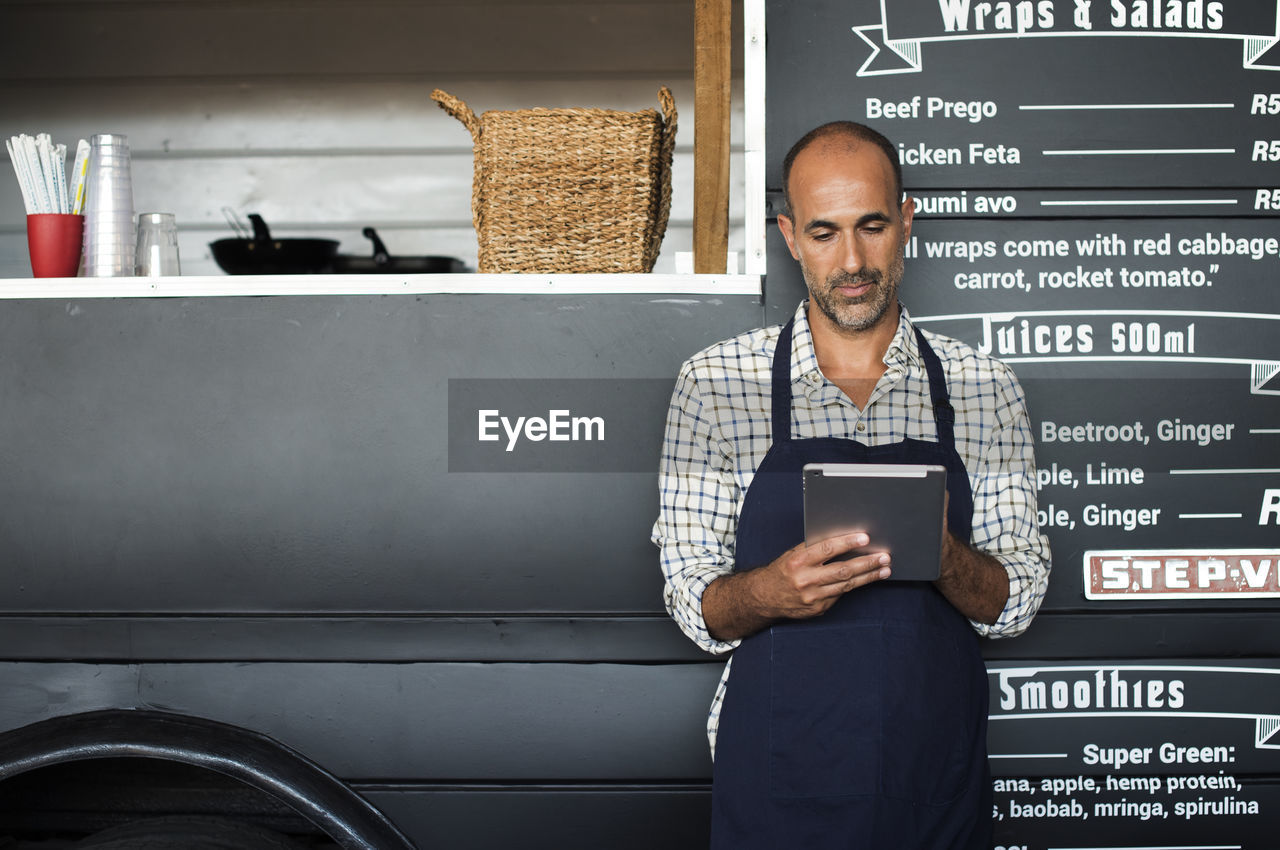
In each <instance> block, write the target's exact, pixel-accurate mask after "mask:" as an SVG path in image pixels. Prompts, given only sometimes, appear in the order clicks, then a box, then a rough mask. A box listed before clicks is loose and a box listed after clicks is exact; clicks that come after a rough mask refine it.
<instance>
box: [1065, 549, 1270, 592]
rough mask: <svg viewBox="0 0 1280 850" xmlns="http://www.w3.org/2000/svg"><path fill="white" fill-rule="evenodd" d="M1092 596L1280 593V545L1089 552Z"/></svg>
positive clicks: (1088, 581) (1087, 575) (1087, 566)
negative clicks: (1268, 547) (1278, 547)
mask: <svg viewBox="0 0 1280 850" xmlns="http://www.w3.org/2000/svg"><path fill="white" fill-rule="evenodd" d="M1084 595H1085V597H1086V598H1088V599H1222V598H1228V597H1244V598H1250V599H1260V598H1271V597H1280V549H1168V550H1132V549H1126V550H1107V551H1089V552H1085V553H1084Z"/></svg>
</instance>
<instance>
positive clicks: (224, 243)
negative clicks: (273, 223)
mask: <svg viewBox="0 0 1280 850" xmlns="http://www.w3.org/2000/svg"><path fill="white" fill-rule="evenodd" d="M249 221H251V222H253V238H252V239H219V240H217V241H216V242H210V243H209V249H210V250H211V251H213V259H214V260H216V261H217V263H218V265H219V266H220V267H221V268H222V270H223V271H224V272H226V273H227V274H319V273H321V272H327V271H329V270H330V265H331V264H332V262H333V257H334V255H335V254H337V253H338V240H336V239H276V238H273V237H272V235H271V231H270V230H268V229H267V223H266V222H265V221H263V220H262V216H260V215H258V214H257V213H250V215H249Z"/></svg>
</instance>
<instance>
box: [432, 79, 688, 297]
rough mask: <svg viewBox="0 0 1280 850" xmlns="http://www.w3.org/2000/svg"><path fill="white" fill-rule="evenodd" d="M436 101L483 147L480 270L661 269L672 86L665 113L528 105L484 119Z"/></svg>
mask: <svg viewBox="0 0 1280 850" xmlns="http://www.w3.org/2000/svg"><path fill="white" fill-rule="evenodd" d="M431 99H432V100H434V101H435V102H436V103H438V104H439V105H440V107H441V108H442V109H444V110H445V111H446V112H448V113H449V114H450V115H452V116H453V117H455V118H457V119H458V120H459V121H461V122H462V123H463V124H464V125H465V126H466V128H467V129H468V130H470V131H471V137H472V139H473V140H474V142H475V180H474V183H473V186H472V193H471V218H472V221H473V222H474V224H475V228H476V238H477V239H478V240H479V243H480V262H479V271H480V272H483V273H496V272H539V273H547V272H633V273H634V272H650V271H653V263H654V260H656V259H657V256H658V249H659V247H661V245H662V236H663V234H664V233H665V232H666V229H667V215H668V213H669V212H670V210H671V154H672V150H673V149H674V147H675V137H676V106H675V101H674V100H673V99H672V97H671V92H670V91H669V90H668V89H667V88H665V87H663V88H662V89H660V90H659V92H658V100H659V102H660V103H661V105H662V114H661V115H659V114H658V112H657V110H654V109H644V110H641V111H640V112H618V111H613V110H607V109H521V110H516V111H509V112H508V111H496V110H495V111H489V112H485V113H484V114H483V115H481V116H480V117H479V118H477V117H476V115H475V113H474V112H472V111H471V109H470V108H469V107H468V106H467V105H466V104H465V103H463V102H462V101H461V100H459V99H457V98H456V97H453V96H452V95H449V94H446V93H445V92H443V91H441V90H439V89H436V90H435V91H433V92H432V93H431Z"/></svg>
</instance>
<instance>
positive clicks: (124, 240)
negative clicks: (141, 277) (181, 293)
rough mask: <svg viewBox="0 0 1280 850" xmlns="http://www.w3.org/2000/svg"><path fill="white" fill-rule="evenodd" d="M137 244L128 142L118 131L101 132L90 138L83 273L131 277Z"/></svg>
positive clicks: (85, 202)
mask: <svg viewBox="0 0 1280 850" xmlns="http://www.w3.org/2000/svg"><path fill="white" fill-rule="evenodd" d="M136 247H137V231H136V230H135V227H134V223H133V176H132V172H131V169H130V166H129V141H128V139H126V138H125V137H124V136H121V135H117V134H112V133H103V134H99V135H97V136H94V137H93V138H92V139H90V141H89V173H88V175H87V176H86V178H85V201H84V260H83V266H82V269H83V274H84V275H85V277H128V276H131V275H132V274H133V273H134V252H135V249H136Z"/></svg>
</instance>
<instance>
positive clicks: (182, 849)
mask: <svg viewBox="0 0 1280 850" xmlns="http://www.w3.org/2000/svg"><path fill="white" fill-rule="evenodd" d="M90 848H92V850H305V848H304V847H303V845H301V844H299V843H298V842H296V841H293V840H292V839H290V838H288V837H287V836H284V835H281V834H280V833H278V832H272V831H271V830H269V829H263V828H262V827H259V826H254V825H253V824H248V823H242V822H240V821H234V820H227V819H225V818H212V817H162V818H150V819H148V820H140V821H134V822H132V823H127V824H124V825H123V826H113V827H111V828H110V829H104V830H103V831H102V832H98V833H95V834H93V835H91V836H89V837H88V838H85V839H83V840H82V841H80V842H79V843H78V844H76V845H75V850H90Z"/></svg>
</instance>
